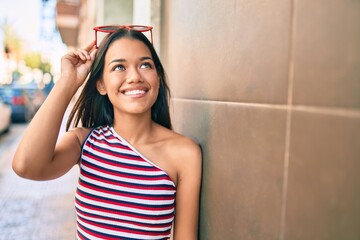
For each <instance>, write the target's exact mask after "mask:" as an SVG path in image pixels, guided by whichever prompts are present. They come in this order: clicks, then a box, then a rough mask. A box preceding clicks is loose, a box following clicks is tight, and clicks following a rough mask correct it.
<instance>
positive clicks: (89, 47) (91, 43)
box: [84, 41, 95, 52]
mask: <svg viewBox="0 0 360 240" xmlns="http://www.w3.org/2000/svg"><path fill="white" fill-rule="evenodd" d="M94 48H95V41H91V42H90V43H89V44H88V45H86V47H85V48H84V50H86V51H88V52H90V51H91V50H92V49H94Z"/></svg>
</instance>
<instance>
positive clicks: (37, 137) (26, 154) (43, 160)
mask: <svg viewBox="0 0 360 240" xmlns="http://www.w3.org/2000/svg"><path fill="white" fill-rule="evenodd" d="M75 92H76V88H74V87H73V86H69V84H66V81H62V80H59V81H58V82H57V83H56V84H55V86H54V88H53V89H52V91H51V92H50V94H49V95H48V97H47V98H46V100H45V102H44V103H43V104H42V106H41V108H40V109H39V110H38V112H37V113H36V115H35V116H34V118H33V119H32V121H31V122H30V124H29V126H28V128H27V129H26V131H25V133H24V136H23V138H22V140H21V142H20V144H19V146H18V148H17V150H16V152H15V156H14V159H13V169H14V171H15V172H16V173H17V174H19V175H20V176H22V177H25V178H32V179H34V178H37V176H38V175H39V174H41V172H42V170H43V169H44V168H46V166H48V165H49V164H51V161H52V159H53V156H54V150H55V145H56V142H57V138H58V134H59V130H60V127H61V123H62V119H63V116H64V113H65V111H66V108H67V106H68V104H69V102H70V101H71V99H72V97H73V95H74V94H75Z"/></svg>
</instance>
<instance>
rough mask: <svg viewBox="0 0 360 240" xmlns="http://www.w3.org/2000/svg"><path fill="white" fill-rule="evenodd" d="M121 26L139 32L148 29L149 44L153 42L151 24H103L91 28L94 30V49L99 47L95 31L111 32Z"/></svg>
mask: <svg viewBox="0 0 360 240" xmlns="http://www.w3.org/2000/svg"><path fill="white" fill-rule="evenodd" d="M106 28H112V29H106ZM122 28H125V29H128V30H134V31H137V32H141V33H142V32H148V31H150V38H151V44H152V43H153V35H152V29H153V27H152V26H144V25H104V26H97V27H94V28H93V30H94V31H95V47H96V49H97V48H98V47H99V46H98V38H97V33H98V32H103V33H113V32H115V31H116V30H118V29H122ZM139 28H140V29H139ZM141 28H142V29H141Z"/></svg>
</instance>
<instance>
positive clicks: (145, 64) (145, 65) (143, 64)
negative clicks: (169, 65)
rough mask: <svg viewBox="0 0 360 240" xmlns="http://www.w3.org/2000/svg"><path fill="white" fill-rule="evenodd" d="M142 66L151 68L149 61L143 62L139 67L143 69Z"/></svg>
mask: <svg viewBox="0 0 360 240" xmlns="http://www.w3.org/2000/svg"><path fill="white" fill-rule="evenodd" d="M144 68H152V65H151V63H149V62H144V63H142V64H141V65H140V69H144Z"/></svg>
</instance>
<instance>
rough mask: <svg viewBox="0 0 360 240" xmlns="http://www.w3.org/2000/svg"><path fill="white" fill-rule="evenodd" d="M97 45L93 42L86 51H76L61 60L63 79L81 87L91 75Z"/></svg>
mask: <svg viewBox="0 0 360 240" xmlns="http://www.w3.org/2000/svg"><path fill="white" fill-rule="evenodd" d="M96 51H97V49H96V48H95V43H94V42H93V41H92V42H91V43H89V44H88V45H87V46H86V47H85V48H84V49H75V50H73V51H71V52H69V53H68V54H66V55H64V56H63V57H62V58H61V79H64V80H66V81H69V82H72V83H75V86H76V87H77V88H78V87H80V86H81V85H82V84H83V82H84V81H85V79H86V77H87V75H88V74H89V71H90V67H91V64H92V63H93V61H94V59H95V53H96Z"/></svg>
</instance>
